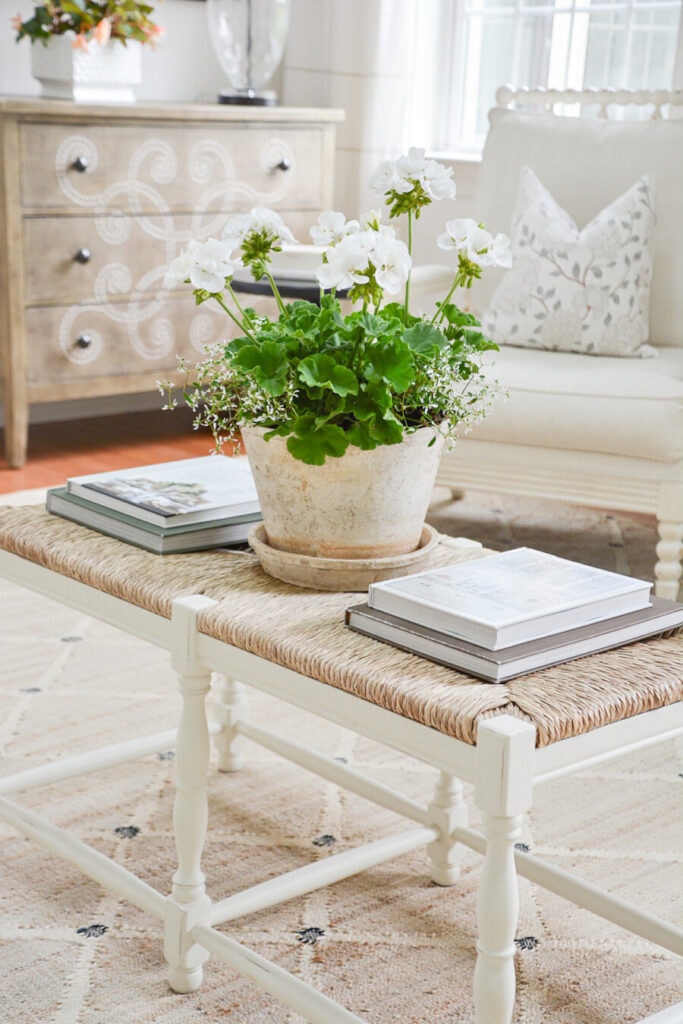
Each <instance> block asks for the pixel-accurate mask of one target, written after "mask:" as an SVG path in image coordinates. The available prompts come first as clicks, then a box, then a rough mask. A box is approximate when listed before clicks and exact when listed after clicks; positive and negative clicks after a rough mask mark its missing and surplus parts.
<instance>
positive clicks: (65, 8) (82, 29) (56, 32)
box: [12, 0, 162, 50]
mask: <svg viewBox="0 0 683 1024" xmlns="http://www.w3.org/2000/svg"><path fill="white" fill-rule="evenodd" d="M152 10H153V8H152V6H151V5H150V4H146V3H139V2H138V0H55V2H52V0H43V2H42V3H40V4H38V5H37V6H36V7H34V9H33V14H32V15H31V17H30V18H27V19H26V20H25V21H22V19H21V16H20V15H18V14H17V15H16V17H15V18H13V19H12V27H13V28H14V29H15V31H16V33H17V36H16V41H17V42H19V40H21V39H23V38H24V37H26V38H28V39H30V40H31V42H32V43H36V42H40V43H42V44H43V46H47V45H48V43H49V41H50V39H52V38H53V37H54V36H63V35H67V36H71V37H72V39H71V43H72V46H74V48H79V49H85V50H87V48H88V42H89V41H90V40H94V41H95V42H97V43H100V44H101V45H104V44H105V43H107V42H108V41H109V40H110V39H111V40H117V41H119V42H121V43H122V44H123V45H124V46H125V45H126V44H127V43H129V42H132V41H133V40H135V41H137V42H140V43H151V44H152V45H154V43H155V41H156V40H157V39H158V38H159V36H160V35H161V33H162V29H161V28H160V27H159V26H158V25H156V24H155V23H154V22H153V21H152V19H151V17H150V15H151V14H152Z"/></svg>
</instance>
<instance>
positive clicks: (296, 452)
mask: <svg viewBox="0 0 683 1024" xmlns="http://www.w3.org/2000/svg"><path fill="white" fill-rule="evenodd" d="M295 430H296V433H294V434H292V435H291V437H289V438H288V440H287V450H288V451H289V453H290V455H293V456H294V458H295V459H300V460H301V462H306V463H307V464H308V465H309V466H322V465H323V464H324V462H325V459H326V458H327V456H328V455H329V456H331V457H332V458H334V459H338V458H340V457H341V456H342V455H343V454H344V452H345V451H346V449H347V448H348V446H349V439H348V437H347V435H346V433H345V431H344V430H342V428H341V427H336V426H333V425H331V424H329V423H328V424H324V425H323V426H321V427H318V428H315V427H314V425H313V424H312V421H311V418H310V417H303V416H302V417H300V419H299V421H297V423H296V424H295Z"/></svg>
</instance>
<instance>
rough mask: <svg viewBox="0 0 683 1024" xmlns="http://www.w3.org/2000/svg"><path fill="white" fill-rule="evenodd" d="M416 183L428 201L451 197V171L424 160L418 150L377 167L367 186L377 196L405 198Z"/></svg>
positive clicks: (414, 149) (453, 195)
mask: <svg viewBox="0 0 683 1024" xmlns="http://www.w3.org/2000/svg"><path fill="white" fill-rule="evenodd" d="M416 183H417V184H419V185H421V186H422V188H423V189H424V191H425V193H426V194H427V195H428V196H429V198H430V199H453V198H454V197H455V182H454V181H453V170H452V168H450V167H444V165H443V164H440V163H438V162H437V161H436V160H427V159H426V157H425V151H424V149H421V148H420V147H418V146H411V148H410V149H409V150H408V152H407V153H406V154H405V155H404V156H400V157H399V158H398V160H394V161H386V162H385V163H383V164H381V165H380V167H379V169H378V171H377V172H376V174H375V176H374V178H373V179H372V181H371V183H370V184H371V187H372V188H373V189H375V190H376V191H378V192H383V193H386V192H389V191H393V192H397V193H400V194H406V193H408V192H411V191H412V190H413V189H414V188H415V184H416Z"/></svg>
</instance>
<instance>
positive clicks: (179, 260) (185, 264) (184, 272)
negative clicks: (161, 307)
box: [164, 243, 192, 288]
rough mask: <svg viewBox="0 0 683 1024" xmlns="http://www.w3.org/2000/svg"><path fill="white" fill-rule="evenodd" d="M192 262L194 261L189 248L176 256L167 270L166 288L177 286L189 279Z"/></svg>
mask: <svg viewBox="0 0 683 1024" xmlns="http://www.w3.org/2000/svg"><path fill="white" fill-rule="evenodd" d="M190 245H192V243H190ZM191 262H192V261H191V260H190V256H189V253H188V251H187V250H185V252H181V253H180V254H179V255H178V256H176V258H175V259H174V260H173V262H172V263H171V265H170V266H169V268H168V270H167V271H166V275H165V277H164V288H175V287H176V285H179V284H183V283H184V282H185V281H189V280H190V266H191Z"/></svg>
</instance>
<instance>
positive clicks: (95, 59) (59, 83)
mask: <svg viewBox="0 0 683 1024" xmlns="http://www.w3.org/2000/svg"><path fill="white" fill-rule="evenodd" d="M73 39H74V37H73V36H72V35H64V36H53V37H52V39H50V41H49V43H48V44H47V46H43V44H42V43H33V45H32V46H31V74H32V75H33V77H34V78H37V79H38V81H39V82H40V86H41V91H42V94H43V96H46V97H49V98H51V99H63V100H75V101H76V102H77V103H135V86H136V85H140V83H141V82H142V45H141V44H140V43H139V42H137V41H133V42H130V43H127V44H126V46H124V45H123V43H121V42H119V41H113V42H112V41H109V42H108V43H105V44H104V46H101V45H100V44H99V43H97V42H95V41H94V40H93V41H91V42H90V43H88V50H87V52H86V51H85V50H80V49H77V50H76V49H74V48H73V46H72V45H71V44H72V42H73Z"/></svg>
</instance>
